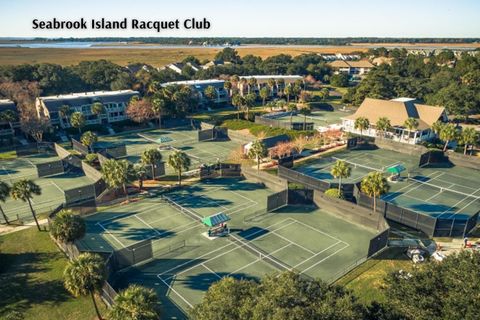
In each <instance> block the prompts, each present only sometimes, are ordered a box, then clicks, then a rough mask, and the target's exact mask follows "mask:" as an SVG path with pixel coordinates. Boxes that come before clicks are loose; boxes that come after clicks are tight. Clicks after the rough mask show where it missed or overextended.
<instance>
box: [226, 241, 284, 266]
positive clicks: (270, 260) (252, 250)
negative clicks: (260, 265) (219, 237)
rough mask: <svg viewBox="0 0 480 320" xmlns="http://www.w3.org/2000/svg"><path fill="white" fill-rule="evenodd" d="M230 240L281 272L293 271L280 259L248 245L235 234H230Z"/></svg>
mask: <svg viewBox="0 0 480 320" xmlns="http://www.w3.org/2000/svg"><path fill="white" fill-rule="evenodd" d="M228 239H230V240H231V241H233V242H235V243H237V244H239V245H240V246H241V247H242V248H243V249H245V250H247V251H248V252H250V253H251V254H253V255H254V256H257V257H258V258H259V259H261V260H263V261H265V262H267V263H269V264H270V265H271V266H272V267H274V268H276V269H278V270H280V271H289V270H292V268H291V267H289V266H287V265H286V264H284V263H282V262H280V261H279V260H278V259H276V258H275V257H273V256H272V255H269V254H268V253H266V252H265V251H263V250H261V249H260V248H258V247H257V246H254V245H252V244H248V243H247V242H246V241H243V240H241V239H240V238H238V237H236V236H234V235H233V234H230V235H229V237H228Z"/></svg>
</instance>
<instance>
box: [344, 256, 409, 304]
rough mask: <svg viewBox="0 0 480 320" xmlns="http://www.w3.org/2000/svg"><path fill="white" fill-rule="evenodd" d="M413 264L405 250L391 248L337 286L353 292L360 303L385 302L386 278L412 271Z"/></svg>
mask: <svg viewBox="0 0 480 320" xmlns="http://www.w3.org/2000/svg"><path fill="white" fill-rule="evenodd" d="M412 268H413V264H412V262H411V260H410V259H408V258H407V256H406V255H405V249H404V248H389V249H386V250H385V251H383V252H382V253H380V254H379V255H378V256H376V257H374V258H372V259H370V260H367V261H366V262H365V263H363V264H361V265H360V266H358V267H357V268H355V269H353V270H352V271H351V272H349V273H347V274H346V275H344V276H343V277H342V278H340V279H338V280H337V281H336V284H339V285H342V286H345V287H347V288H348V289H350V290H352V291H353V292H354V293H355V295H356V296H357V297H359V299H360V301H361V302H363V303H365V304H370V303H371V302H372V301H374V300H376V301H379V302H383V301H385V299H386V297H385V292H384V291H383V288H384V287H385V281H384V279H385V276H386V275H387V274H389V273H390V272H393V271H396V270H400V269H403V270H406V271H408V270H411V269H412Z"/></svg>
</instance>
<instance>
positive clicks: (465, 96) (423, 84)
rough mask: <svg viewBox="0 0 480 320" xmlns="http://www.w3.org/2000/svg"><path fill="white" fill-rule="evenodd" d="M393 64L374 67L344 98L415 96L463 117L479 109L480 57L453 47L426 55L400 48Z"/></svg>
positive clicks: (358, 100)
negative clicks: (457, 52) (458, 52)
mask: <svg viewBox="0 0 480 320" xmlns="http://www.w3.org/2000/svg"><path fill="white" fill-rule="evenodd" d="M397 53H399V54H398V55H396V56H395V59H393V60H392V62H391V64H390V65H389V64H382V65H380V66H378V67H376V68H374V69H373V70H372V71H371V72H370V73H369V74H368V75H367V76H366V77H365V79H363V80H362V81H361V82H360V84H359V85H358V86H356V87H352V88H350V89H349V90H348V92H347V94H346V95H345V96H344V97H343V101H344V102H346V103H351V104H354V105H360V104H361V103H362V101H363V100H364V99H365V98H366V97H369V98H378V99H392V98H397V97H414V98H418V99H420V100H422V101H424V102H425V103H426V104H429V105H440V106H444V107H445V108H446V109H447V111H448V113H449V114H450V115H454V116H457V117H460V118H464V117H466V116H468V115H471V114H476V113H480V57H479V56H476V57H473V56H470V55H468V54H466V53H464V54H462V56H461V57H460V59H457V58H455V56H454V55H453V53H452V52H451V51H445V52H442V53H441V54H439V55H437V56H434V57H429V58H426V57H424V56H416V55H406V54H402V51H398V52H397Z"/></svg>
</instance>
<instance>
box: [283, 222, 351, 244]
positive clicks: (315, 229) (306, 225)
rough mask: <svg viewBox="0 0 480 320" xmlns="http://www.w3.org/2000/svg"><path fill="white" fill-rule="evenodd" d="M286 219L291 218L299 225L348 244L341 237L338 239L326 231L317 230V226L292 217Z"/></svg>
mask: <svg viewBox="0 0 480 320" xmlns="http://www.w3.org/2000/svg"><path fill="white" fill-rule="evenodd" d="M288 220H293V221H295V222H297V223H299V224H301V225H304V226H305V227H307V228H310V229H312V230H314V231H317V232H318V233H321V234H324V235H326V236H327V237H330V238H332V239H333V240H337V241H340V242H342V243H345V244H348V243H346V242H345V241H343V240H341V239H338V238H337V237H334V236H332V235H330V234H328V233H326V232H323V231H322V230H319V229H317V228H314V227H312V226H309V225H308V224H306V223H303V222H301V221H298V220H296V219H293V218H288Z"/></svg>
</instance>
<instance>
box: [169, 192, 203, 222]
mask: <svg viewBox="0 0 480 320" xmlns="http://www.w3.org/2000/svg"><path fill="white" fill-rule="evenodd" d="M160 197H161V199H163V200H164V201H165V202H166V203H168V204H169V205H170V206H172V207H174V208H175V209H177V210H178V211H180V212H181V213H183V214H185V215H187V216H189V217H190V218H192V219H194V220H198V221H200V222H201V221H202V219H203V217H202V216H200V215H198V214H196V213H195V212H193V211H191V210H189V209H187V208H185V207H183V206H181V205H180V204H179V203H177V202H175V201H174V200H172V199H170V198H169V197H167V196H165V195H162V196H160Z"/></svg>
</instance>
